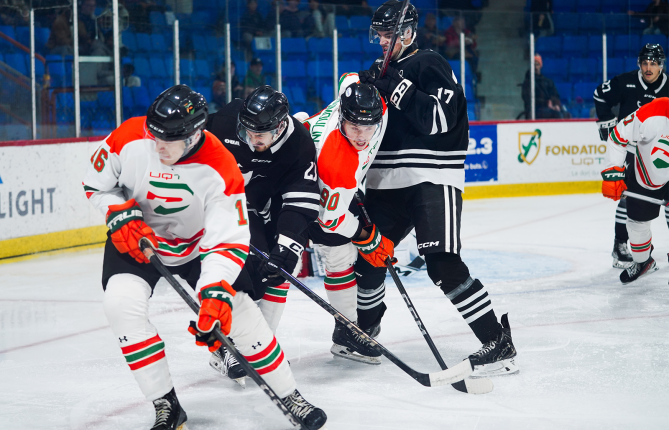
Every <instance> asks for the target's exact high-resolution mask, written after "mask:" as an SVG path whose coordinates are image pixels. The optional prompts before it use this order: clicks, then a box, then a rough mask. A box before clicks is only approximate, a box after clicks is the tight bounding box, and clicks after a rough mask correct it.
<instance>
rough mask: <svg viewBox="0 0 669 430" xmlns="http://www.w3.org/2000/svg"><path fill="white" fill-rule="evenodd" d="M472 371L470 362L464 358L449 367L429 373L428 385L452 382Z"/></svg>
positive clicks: (435, 385)
mask: <svg viewBox="0 0 669 430" xmlns="http://www.w3.org/2000/svg"><path fill="white" fill-rule="evenodd" d="M473 371H474V369H473V366H472V364H471V362H470V361H469V359H466V360H464V361H462V362H460V363H459V364H457V365H455V366H453V367H451V368H449V369H446V370H442V371H441V372H434V373H430V375H429V376H430V387H437V386H440V385H451V384H454V383H456V382H458V381H462V380H463V379H465V378H466V377H468V376H469V375H471V374H472V372H473Z"/></svg>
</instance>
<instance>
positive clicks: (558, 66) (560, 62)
mask: <svg viewBox="0 0 669 430" xmlns="http://www.w3.org/2000/svg"><path fill="white" fill-rule="evenodd" d="M543 64H544V66H543V67H542V69H541V73H542V74H544V75H546V76H548V77H549V78H551V79H553V81H555V82H556V83H557V82H565V81H566V80H567V78H568V76H569V60H568V59H567V58H547V59H545V60H543Z"/></svg>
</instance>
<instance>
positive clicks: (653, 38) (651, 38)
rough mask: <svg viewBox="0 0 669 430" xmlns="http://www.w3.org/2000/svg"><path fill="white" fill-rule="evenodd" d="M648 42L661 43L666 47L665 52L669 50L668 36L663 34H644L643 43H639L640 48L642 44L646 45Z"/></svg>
mask: <svg viewBox="0 0 669 430" xmlns="http://www.w3.org/2000/svg"><path fill="white" fill-rule="evenodd" d="M647 43H654V44H659V45H661V46H662V48H664V50H665V53H666V50H667V37H666V36H664V35H662V34H644V35H642V36H641V45H639V49H641V47H642V46H646V44H647Z"/></svg>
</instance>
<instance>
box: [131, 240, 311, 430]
mask: <svg viewBox="0 0 669 430" xmlns="http://www.w3.org/2000/svg"><path fill="white" fill-rule="evenodd" d="M139 247H140V249H141V250H142V252H143V253H144V255H146V258H148V259H149V261H151V264H153V267H155V268H156V270H158V272H160V274H161V275H162V276H163V277H164V278H165V279H166V280H167V282H169V283H170V285H171V286H172V287H173V288H174V289H175V290H176V292H177V293H178V294H179V295H180V296H181V298H182V299H184V301H185V302H186V304H187V305H188V307H190V308H191V309H192V310H193V312H195V313H196V314H199V313H200V306H199V305H198V304H197V303H196V302H195V299H193V297H191V295H190V294H188V292H187V291H186V290H185V289H184V287H183V286H182V285H181V284H180V283H179V281H177V280H176V279H175V278H174V275H172V273H171V272H170V271H169V270H167V268H166V267H165V265H164V264H163V262H162V261H160V258H159V257H158V256H157V255H156V254H155V253H154V252H153V248H152V247H151V242H149V240H148V239H147V238H144V237H143V238H141V239H140V240H139ZM213 333H214V336H215V337H216V339H218V340H219V341H221V343H223V345H224V346H225V347H226V348H227V349H228V351H230V353H231V354H232V355H234V356H235V358H236V359H237V361H238V362H239V364H240V365H241V366H242V367H243V368H244V370H246V374H247V375H248V376H249V377H250V378H251V379H253V381H254V382H255V383H256V384H258V386H259V387H260V388H261V389H262V390H263V391H264V392H265V394H267V396H268V397H269V398H270V400H271V401H272V402H274V404H275V405H276V407H277V408H279V409H280V410H281V412H282V413H283V414H284V415H285V416H286V418H288V421H290V423H291V424H292V425H293V426H295V427H297V428H299V429H301V430H307V426H306V425H304V422H303V421H302V420H301V419H300V418H299V417H297V416H296V415H295V414H293V412H292V411H290V410H289V409H288V408H287V407H286V405H284V404H283V402H282V401H281V399H280V398H279V396H277V395H276V393H275V392H274V390H272V388H271V387H270V386H269V385H267V384H266V383H265V380H264V379H263V378H262V376H260V375H259V374H258V372H257V371H256V370H255V369H254V368H253V366H251V365H250V364H249V362H248V361H246V358H245V357H244V356H243V355H242V354H241V353H240V352H239V351H238V350H237V348H236V347H235V346H234V345H233V344H232V342H231V341H230V339H228V337H227V336H225V335H224V334H223V333H222V332H221V330H220V329H215V330H214V332H213Z"/></svg>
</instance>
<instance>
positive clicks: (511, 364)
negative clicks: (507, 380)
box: [470, 358, 520, 378]
mask: <svg viewBox="0 0 669 430" xmlns="http://www.w3.org/2000/svg"><path fill="white" fill-rule="evenodd" d="M519 372H520V369H519V368H518V366H517V365H516V362H515V358H510V359H508V360H502V361H499V362H495V363H490V364H484V365H482V366H475V367H474V372H473V373H472V374H471V376H470V378H489V377H493V376H511V375H515V374H517V373H519Z"/></svg>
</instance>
